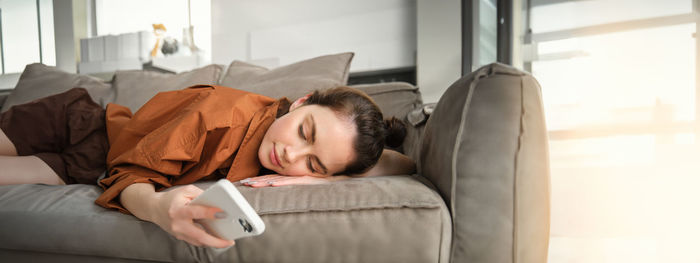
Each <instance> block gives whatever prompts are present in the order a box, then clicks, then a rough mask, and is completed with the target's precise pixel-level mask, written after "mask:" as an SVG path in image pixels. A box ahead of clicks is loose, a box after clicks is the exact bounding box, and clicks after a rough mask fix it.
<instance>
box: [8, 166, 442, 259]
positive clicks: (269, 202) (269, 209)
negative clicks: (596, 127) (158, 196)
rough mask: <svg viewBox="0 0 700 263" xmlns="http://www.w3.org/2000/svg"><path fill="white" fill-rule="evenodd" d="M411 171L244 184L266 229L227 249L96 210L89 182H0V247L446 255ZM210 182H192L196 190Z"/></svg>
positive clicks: (289, 255)
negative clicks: (265, 184)
mask: <svg viewBox="0 0 700 263" xmlns="http://www.w3.org/2000/svg"><path fill="white" fill-rule="evenodd" d="M417 179H420V177H418V176H386V177H372V178H355V179H350V180H346V181H341V182H335V183H331V184H323V185H296V186H283V187H270V188H250V187H245V186H240V184H239V183H236V185H237V187H238V189H239V190H240V191H241V193H242V194H243V195H244V196H245V197H246V199H248V201H249V202H250V203H251V205H252V206H253V208H255V210H256V211H258V213H259V214H260V215H261V217H262V219H263V221H264V222H265V224H266V231H265V233H263V234H262V235H260V236H257V237H252V238H243V239H239V240H237V241H236V245H235V246H233V247H231V248H229V249H213V248H200V247H194V246H191V245H189V244H187V243H185V242H183V241H179V240H176V239H175V238H174V237H171V236H170V235H169V234H167V233H166V232H165V231H163V230H161V229H160V228H159V227H158V226H157V225H155V224H152V223H150V222H146V221H141V220H139V219H137V218H136V217H133V216H129V215H125V214H121V213H119V212H116V211H112V210H107V209H104V208H101V207H98V206H97V205H95V204H94V203H93V202H94V200H95V198H97V196H98V195H99V194H100V192H101V189H100V188H99V187H96V186H91V185H68V186H47V185H16V186H0V218H2V219H3V224H2V225H0V236H3V237H4V238H3V239H0V250H6V251H20V252H25V253H28V254H29V253H32V252H41V253H57V254H70V255H76V256H101V257H110V258H121V259H131V260H149V261H166V262H190V261H204V262H208V261H214V260H216V261H219V260H222V261H226V262H228V261H234V262H281V261H285V262H330V261H347V262H428V261H432V262H435V261H439V260H440V259H443V260H445V259H447V258H446V254H447V251H448V249H449V248H448V247H449V243H450V237H451V232H450V231H451V229H450V225H451V223H450V217H449V212H448V210H447V209H446V206H445V204H444V202H443V201H442V199H441V198H440V196H439V194H438V193H437V192H435V191H434V190H432V189H431V188H429V187H427V186H425V185H424V184H423V183H421V182H420V181H419V180H417ZM213 183H214V182H200V183H196V185H197V186H199V187H200V188H202V189H205V188H206V187H208V186H210V185H211V184H213Z"/></svg>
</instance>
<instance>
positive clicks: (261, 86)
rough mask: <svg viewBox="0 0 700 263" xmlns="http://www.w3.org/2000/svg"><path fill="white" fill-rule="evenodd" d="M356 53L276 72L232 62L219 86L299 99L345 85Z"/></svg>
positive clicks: (333, 56)
mask: <svg viewBox="0 0 700 263" xmlns="http://www.w3.org/2000/svg"><path fill="white" fill-rule="evenodd" d="M353 55H354V54H353V53H340V54H334V55H326V56H320V57H316V58H312V59H308V60H304V61H300V62H296V63H293V64H290V65H286V66H282V67H279V68H275V69H272V70H270V69H267V68H264V67H261V66H256V65H252V64H248V63H245V62H241V61H233V62H232V63H231V65H229V67H228V70H227V71H226V74H225V75H224V76H223V78H222V79H221V82H220V85H221V86H226V87H231V88H234V89H240V90H245V91H250V92H255V93H258V94H262V95H265V96H268V97H272V98H281V97H287V98H289V100H292V101H293V100H295V99H297V98H300V97H302V96H304V95H306V94H308V93H309V92H312V91H314V90H323V89H328V88H333V87H336V86H341V85H345V84H346V83H347V81H348V75H349V73H348V72H349V70H350V62H351V61H352V57H353Z"/></svg>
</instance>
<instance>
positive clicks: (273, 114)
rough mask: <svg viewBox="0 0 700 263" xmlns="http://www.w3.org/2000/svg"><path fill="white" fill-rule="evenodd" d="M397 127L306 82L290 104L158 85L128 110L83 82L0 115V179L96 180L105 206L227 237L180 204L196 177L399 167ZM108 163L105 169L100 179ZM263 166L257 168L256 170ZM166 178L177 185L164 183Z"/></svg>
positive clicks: (328, 175)
mask: <svg viewBox="0 0 700 263" xmlns="http://www.w3.org/2000/svg"><path fill="white" fill-rule="evenodd" d="M404 136H405V127H404V126H403V124H402V123H401V122H400V121H399V120H396V119H394V118H392V119H391V120H384V119H383V116H382V113H381V111H380V110H379V108H378V107H377V106H376V105H375V104H374V102H373V101H372V100H371V99H370V98H369V97H368V96H367V95H365V94H364V93H362V92H359V91H357V90H354V89H352V88H348V87H339V88H335V89H330V90H326V91H322V92H318V91H317V92H314V93H312V94H309V95H307V96H305V97H302V98H299V99H298V100H296V101H294V103H292V104H291V105H290V103H289V101H287V99H286V98H283V99H280V100H274V99H271V98H269V97H265V96H261V95H257V94H253V93H249V92H244V91H239V90H234V89H231V88H226V87H219V86H208V85H199V86H193V87H190V88H188V89H185V90H179V91H172V92H163V93H159V94H158V95H156V96H155V97H153V98H152V99H151V100H149V101H148V102H147V103H146V104H145V105H144V106H142V107H141V108H140V109H139V110H138V111H137V112H136V113H135V114H131V112H130V111H129V109H127V108H126V107H123V106H120V105H116V104H109V105H108V106H107V109H106V111H105V110H103V109H102V108H101V107H100V106H99V105H97V104H95V103H94V102H93V101H92V100H91V99H90V97H89V95H88V94H87V92H86V91H85V90H84V89H72V90H70V91H67V92H64V93H61V94H57V95H54V96H50V97H47V98H44V99H40V100H37V101H34V102H30V103H28V104H23V105H18V106H15V107H12V108H11V109H10V110H8V111H7V112H4V113H2V115H0V167H3V169H2V170H0V184H21V183H44V184H72V183H87V184H96V183H97V184H98V185H100V186H101V187H102V188H103V189H104V190H105V191H104V193H103V194H102V195H100V196H99V197H98V199H97V200H96V201H95V202H96V203H97V204H98V205H101V206H103V207H107V208H112V209H117V210H119V211H121V212H123V213H127V214H133V215H134V216H136V217H138V218H140V219H142V220H146V221H150V222H153V223H155V224H157V225H158V226H160V227H161V228H162V229H164V230H165V231H167V232H168V233H170V234H172V235H173V236H175V237H176V238H178V239H181V240H184V241H186V242H188V243H190V244H193V245H197V246H211V247H227V246H230V245H233V244H234V243H233V241H230V240H222V239H219V238H216V237H214V236H212V235H210V234H208V233H206V232H205V231H203V230H202V229H201V228H199V227H198V226H197V225H196V224H195V223H194V221H195V220H196V219H202V218H215V217H217V213H220V212H221V210H219V209H217V208H212V207H204V206H197V205H188V203H189V201H190V200H192V199H193V198H195V197H196V196H198V195H199V194H200V193H201V192H202V190H201V189H199V188H197V187H195V186H193V185H191V183H193V182H196V181H199V180H209V179H216V178H227V179H228V180H231V181H239V180H240V181H241V183H243V184H245V185H249V186H252V187H264V186H281V185H289V184H318V183H325V182H331V181H337V180H343V179H347V178H349V177H348V176H370V175H388V174H407V173H413V172H414V171H415V164H414V162H413V161H412V160H410V159H409V158H407V157H406V156H404V155H402V154H400V153H398V152H395V151H391V150H385V149H384V145H385V141H386V144H387V145H389V146H394V147H396V146H399V145H400V144H401V143H402V141H403V138H404ZM105 166H106V167H107V174H106V176H105V178H102V179H100V180H99V181H98V177H99V176H100V175H101V174H102V172H103V171H104V169H105ZM257 175H262V176H257ZM175 185H184V186H183V187H177V188H173V189H169V190H168V191H161V190H164V189H167V188H170V187H172V186H175Z"/></svg>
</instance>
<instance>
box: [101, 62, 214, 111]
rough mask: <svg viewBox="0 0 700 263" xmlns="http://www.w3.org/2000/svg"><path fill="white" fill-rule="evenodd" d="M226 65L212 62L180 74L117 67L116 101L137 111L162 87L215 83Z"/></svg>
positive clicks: (168, 89) (115, 77) (173, 87)
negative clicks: (118, 68)
mask: <svg viewBox="0 0 700 263" xmlns="http://www.w3.org/2000/svg"><path fill="white" fill-rule="evenodd" d="M222 71H223V66H221V65H216V64H211V65H207V66H204V67H201V68H197V69H194V70H191V71H187V72H182V73H179V74H171V73H161V72H155V71H146V70H126V71H117V72H116V73H115V74H114V79H113V80H112V85H113V86H114V89H115V92H116V97H115V100H114V102H115V103H117V104H120V105H124V106H126V107H128V108H129V109H131V111H132V112H136V111H137V110H138V109H139V108H141V106H143V104H145V103H146V102H147V101H148V100H149V99H151V98H152V97H153V96H155V95H156V94H158V92H161V91H171V90H179V89H184V88H187V87H189V86H193V85H198V84H208V85H215V84H216V82H217V80H218V79H219V77H220V76H221V72H222Z"/></svg>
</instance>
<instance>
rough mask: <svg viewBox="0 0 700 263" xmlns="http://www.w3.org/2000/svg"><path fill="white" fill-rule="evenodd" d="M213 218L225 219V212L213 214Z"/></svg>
mask: <svg viewBox="0 0 700 263" xmlns="http://www.w3.org/2000/svg"><path fill="white" fill-rule="evenodd" d="M214 217H216V218H218V219H222V218H226V212H217V213H216V214H214Z"/></svg>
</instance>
